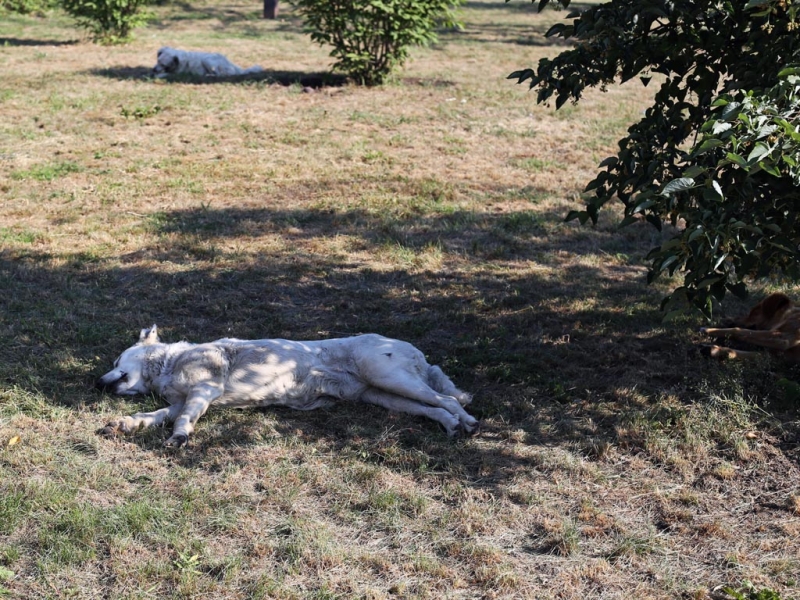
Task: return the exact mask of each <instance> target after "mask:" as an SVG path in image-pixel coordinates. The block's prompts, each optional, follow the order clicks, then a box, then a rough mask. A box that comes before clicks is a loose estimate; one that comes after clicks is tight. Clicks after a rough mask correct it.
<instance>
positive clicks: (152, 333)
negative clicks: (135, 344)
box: [139, 325, 158, 345]
mask: <svg viewBox="0 0 800 600" xmlns="http://www.w3.org/2000/svg"><path fill="white" fill-rule="evenodd" d="M139 343H140V344H145V345H146V344H157V343H158V327H156V326H155V325H153V326H152V327H151V328H150V329H142V332H141V333H140V334H139Z"/></svg>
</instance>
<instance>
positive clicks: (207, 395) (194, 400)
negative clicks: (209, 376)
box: [164, 383, 222, 448]
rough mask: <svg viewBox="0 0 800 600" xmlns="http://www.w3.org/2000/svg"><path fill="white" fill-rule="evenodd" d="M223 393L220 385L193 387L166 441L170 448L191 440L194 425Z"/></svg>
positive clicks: (210, 384)
mask: <svg viewBox="0 0 800 600" xmlns="http://www.w3.org/2000/svg"><path fill="white" fill-rule="evenodd" d="M221 395H222V389H221V387H220V386H219V385H215V384H213V383H206V384H203V385H198V386H195V387H194V388H192V391H191V392H189V394H188V396H187V397H186V402H184V403H183V406H182V410H181V411H180V414H179V415H178V418H177V419H175V427H174V428H173V430H172V436H171V437H170V438H169V439H168V440H167V441H166V442H164V446H166V447H168V448H180V447H181V446H183V445H184V444H185V443H186V442H188V441H189V436H190V435H192V433H194V426H195V425H196V424H197V421H198V420H199V419H200V417H202V416H203V415H204V414H205V413H206V411H207V410H208V407H209V406H211V403H212V402H213V401H214V400H216V399H217V398H219V397H220V396H221Z"/></svg>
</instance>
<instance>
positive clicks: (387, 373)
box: [97, 325, 478, 447]
mask: <svg viewBox="0 0 800 600" xmlns="http://www.w3.org/2000/svg"><path fill="white" fill-rule="evenodd" d="M97 386H98V387H99V388H100V389H103V390H108V391H110V392H112V393H114V394H120V395H134V394H147V393H149V392H156V393H159V394H161V395H162V396H164V398H165V399H166V401H167V402H168V403H169V404H170V406H169V407H167V408H162V409H160V410H157V411H154V412H150V413H137V414H135V415H133V416H130V417H125V418H124V419H122V420H119V421H112V422H111V423H109V424H108V425H107V426H106V427H105V428H104V429H103V430H102V433H104V434H106V435H114V434H117V433H126V434H127V433H133V432H135V431H136V430H137V429H139V428H144V427H152V426H154V425H160V424H162V423H163V422H165V421H174V422H175V426H174V429H173V432H172V436H171V437H170V438H169V439H168V440H167V441H166V442H165V443H164V445H165V446H173V447H180V446H182V445H183V444H185V443H186V442H187V441H188V439H189V436H190V435H191V434H192V433H193V432H194V426H195V424H196V423H197V421H198V419H199V418H200V417H201V416H203V414H204V413H205V412H206V410H208V407H209V406H210V405H211V404H218V405H222V406H233V407H246V406H269V405H273V404H275V405H281V406H289V407H291V408H296V409H299V410H311V409H313V408H318V407H320V406H325V405H328V404H330V403H332V402H335V401H337V400H353V401H360V402H366V403H368V404H377V405H378V406H383V407H384V408H388V409H389V410H394V411H398V412H405V413H409V414H412V415H422V416H426V417H428V418H430V419H433V420H434V421H437V422H439V423H441V425H442V426H443V427H444V428H445V430H446V431H447V433H448V435H450V436H454V435H457V434H459V433H473V432H474V431H475V430H476V429H477V426H478V421H477V420H476V419H475V418H474V417H472V416H470V415H469V414H467V412H466V411H465V410H464V408H463V406H465V405H466V404H469V402H470V401H471V400H472V397H471V396H470V395H469V394H467V393H465V392H462V391H461V390H459V389H458V388H457V387H456V386H455V385H453V382H452V381H450V379H449V378H448V377H447V375H445V374H444V373H443V372H442V370H441V369H440V368H439V367H436V366H431V365H429V364H428V362H427V361H426V360H425V357H424V356H423V354H422V352H420V351H419V350H417V349H416V348H415V347H414V346H412V345H411V344H409V343H407V342H401V341H399V340H393V339H390V338H385V337H383V336H380V335H376V334H374V333H373V334H367V335H359V336H355V337H348V338H339V339H331V340H321V341H313V342H293V341H289V340H237V339H232V338H224V339H221V340H217V341H215V342H209V343H207V344H190V343H188V342H178V343H175V344H164V343H161V342H160V341H159V339H158V333H157V330H156V326H155V325H153V326H152V327H151V328H150V329H143V330H142V332H141V335H140V336H139V342H138V343H137V344H135V345H134V346H132V347H130V348H128V349H127V350H125V352H123V353H122V354H121V355H120V357H119V358H118V359H117V360H116V361H114V368H113V369H112V370H111V371H109V372H108V373H106V374H105V375H103V376H102V377H100V379H98V380H97Z"/></svg>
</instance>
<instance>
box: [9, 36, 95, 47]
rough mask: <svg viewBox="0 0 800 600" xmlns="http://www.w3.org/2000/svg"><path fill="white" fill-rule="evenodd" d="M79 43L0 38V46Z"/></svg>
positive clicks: (77, 41)
mask: <svg viewBox="0 0 800 600" xmlns="http://www.w3.org/2000/svg"><path fill="white" fill-rule="evenodd" d="M79 43H80V40H34V39H24V38H12V37H0V46H74V45H75V44H79Z"/></svg>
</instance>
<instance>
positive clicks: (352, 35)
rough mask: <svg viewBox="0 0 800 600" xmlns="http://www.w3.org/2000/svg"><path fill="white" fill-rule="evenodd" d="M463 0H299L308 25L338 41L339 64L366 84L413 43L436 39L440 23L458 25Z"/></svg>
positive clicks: (325, 40)
mask: <svg viewBox="0 0 800 600" xmlns="http://www.w3.org/2000/svg"><path fill="white" fill-rule="evenodd" d="M462 1H463V0H293V4H294V5H295V7H296V8H297V9H298V12H299V13H300V14H301V15H302V17H303V18H304V19H305V31H306V32H307V33H309V34H311V39H312V40H314V41H315V42H317V43H319V44H330V45H332V46H333V50H332V51H331V56H333V57H334V58H336V59H337V60H336V63H335V64H334V69H336V70H338V71H342V72H344V73H346V74H347V75H349V76H350V77H352V78H353V79H354V80H355V81H357V82H358V83H360V84H363V85H378V84H381V83H383V82H384V81H385V80H386V77H387V76H388V75H389V74H390V73H391V72H392V70H393V69H394V68H395V67H397V66H399V65H401V64H402V63H403V62H404V61H405V59H406V58H407V57H408V52H409V49H410V48H411V47H412V46H424V45H427V44H430V43H432V42H435V41H436V39H437V37H436V31H435V28H436V27H437V25H445V26H456V25H457V24H456V21H455V17H454V14H453V10H454V9H455V8H456V7H457V6H459V5H460V4H461V2H462Z"/></svg>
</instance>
